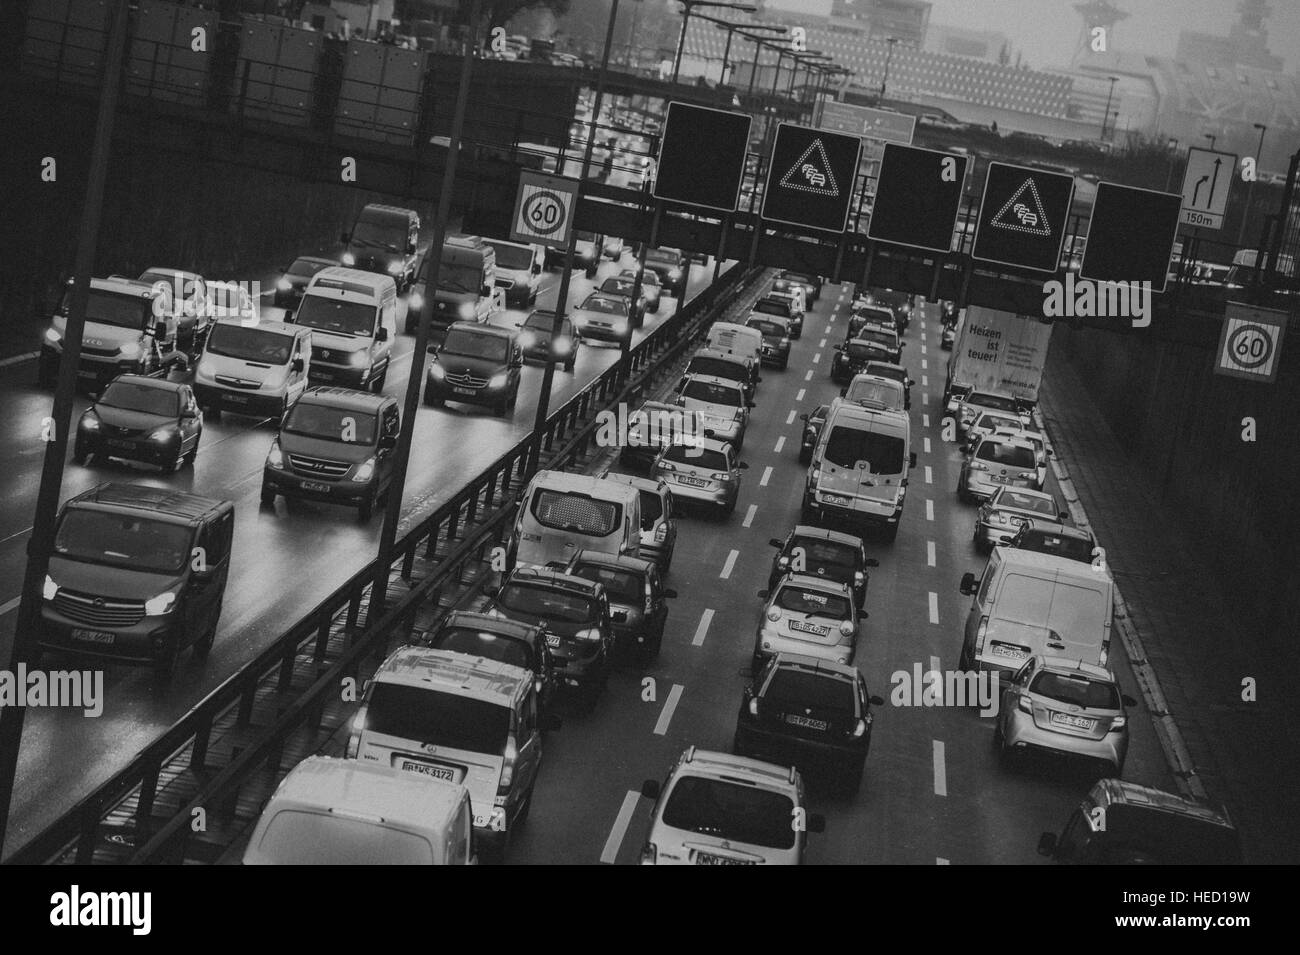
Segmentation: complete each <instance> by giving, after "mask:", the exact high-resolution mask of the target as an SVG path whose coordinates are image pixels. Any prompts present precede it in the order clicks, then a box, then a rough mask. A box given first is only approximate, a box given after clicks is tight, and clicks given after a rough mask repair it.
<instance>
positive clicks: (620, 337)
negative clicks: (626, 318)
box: [578, 325, 632, 345]
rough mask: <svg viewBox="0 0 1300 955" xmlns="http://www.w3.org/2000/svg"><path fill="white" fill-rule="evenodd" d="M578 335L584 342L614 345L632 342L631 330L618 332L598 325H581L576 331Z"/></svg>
mask: <svg viewBox="0 0 1300 955" xmlns="http://www.w3.org/2000/svg"><path fill="white" fill-rule="evenodd" d="M578 334H579V335H581V336H582V337H583V339H584V340H585V341H597V342H614V343H615V344H616V345H621V344H623V342H630V341H631V340H632V329H631V328H628V329H627V330H626V331H621V332H620V331H618V330H617V329H613V328H604V327H602V326H600V325H583V326H582V327H580V328H579V329H578Z"/></svg>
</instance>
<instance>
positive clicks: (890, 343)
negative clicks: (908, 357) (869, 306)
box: [854, 321, 907, 365]
mask: <svg viewBox="0 0 1300 955" xmlns="http://www.w3.org/2000/svg"><path fill="white" fill-rule="evenodd" d="M854 340H855V341H867V342H875V343H876V344H877V345H879V346H880V347H881V348H882V349H883V351H884V353H885V355H886V356H887V359H886V360H888V361H891V362H893V363H894V364H895V365H900V364H902V362H903V349H904V348H905V347H907V342H904V341H899V338H898V333H897V332H895V331H894V330H893V328H892V327H889V326H885V325H878V324H876V323H874V322H871V321H868V322H867V323H866V324H865V325H863V326H862V328H860V329H859V330H858V332H857V334H856V335H855V336H854Z"/></svg>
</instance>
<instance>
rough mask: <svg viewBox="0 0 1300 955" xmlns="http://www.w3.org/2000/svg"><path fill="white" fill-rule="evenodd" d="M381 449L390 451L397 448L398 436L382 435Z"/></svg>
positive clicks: (380, 439)
mask: <svg viewBox="0 0 1300 955" xmlns="http://www.w3.org/2000/svg"><path fill="white" fill-rule="evenodd" d="M379 447H380V449H381V450H383V449H390V450H391V449H392V448H395V447H397V435H395V434H381V435H380V436H379Z"/></svg>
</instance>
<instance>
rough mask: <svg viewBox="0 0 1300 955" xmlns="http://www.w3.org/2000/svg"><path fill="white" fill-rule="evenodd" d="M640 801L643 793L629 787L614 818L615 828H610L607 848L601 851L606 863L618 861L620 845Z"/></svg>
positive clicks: (606, 841) (611, 863)
mask: <svg viewBox="0 0 1300 955" xmlns="http://www.w3.org/2000/svg"><path fill="white" fill-rule="evenodd" d="M640 801H641V794H640V793H639V792H637V791H636V790H635V789H629V790H628V791H627V795H626V796H624V797H623V805H622V806H620V807H619V809H618V815H617V816H616V817H615V819H614V828H613V829H611V830H609V838H608V839H606V840H605V848H604V849H602V850H601V852H600V861H601V862H602V863H604V864H605V865H613V864H614V863H615V861H617V859H618V849H619V846H621V845H622V844H623V837H624V836H625V835H627V827H628V826H629V825H631V823H632V816H633V815H634V814H635V813H636V804H637V803H638V802H640Z"/></svg>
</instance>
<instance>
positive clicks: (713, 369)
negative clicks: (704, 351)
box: [686, 356, 749, 381]
mask: <svg viewBox="0 0 1300 955" xmlns="http://www.w3.org/2000/svg"><path fill="white" fill-rule="evenodd" d="M686 373H687V374H688V375H712V376H713V377H715V378H726V379H728V380H730V381H744V380H745V379H747V378H748V377H749V372H748V371H747V370H746V368H745V366H744V365H742V364H741V363H740V362H735V361H724V360H723V359H721V358H710V357H707V356H706V357H698V356H697V357H695V358H692V359H691V363H690V364H689V365H687V366H686Z"/></svg>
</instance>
